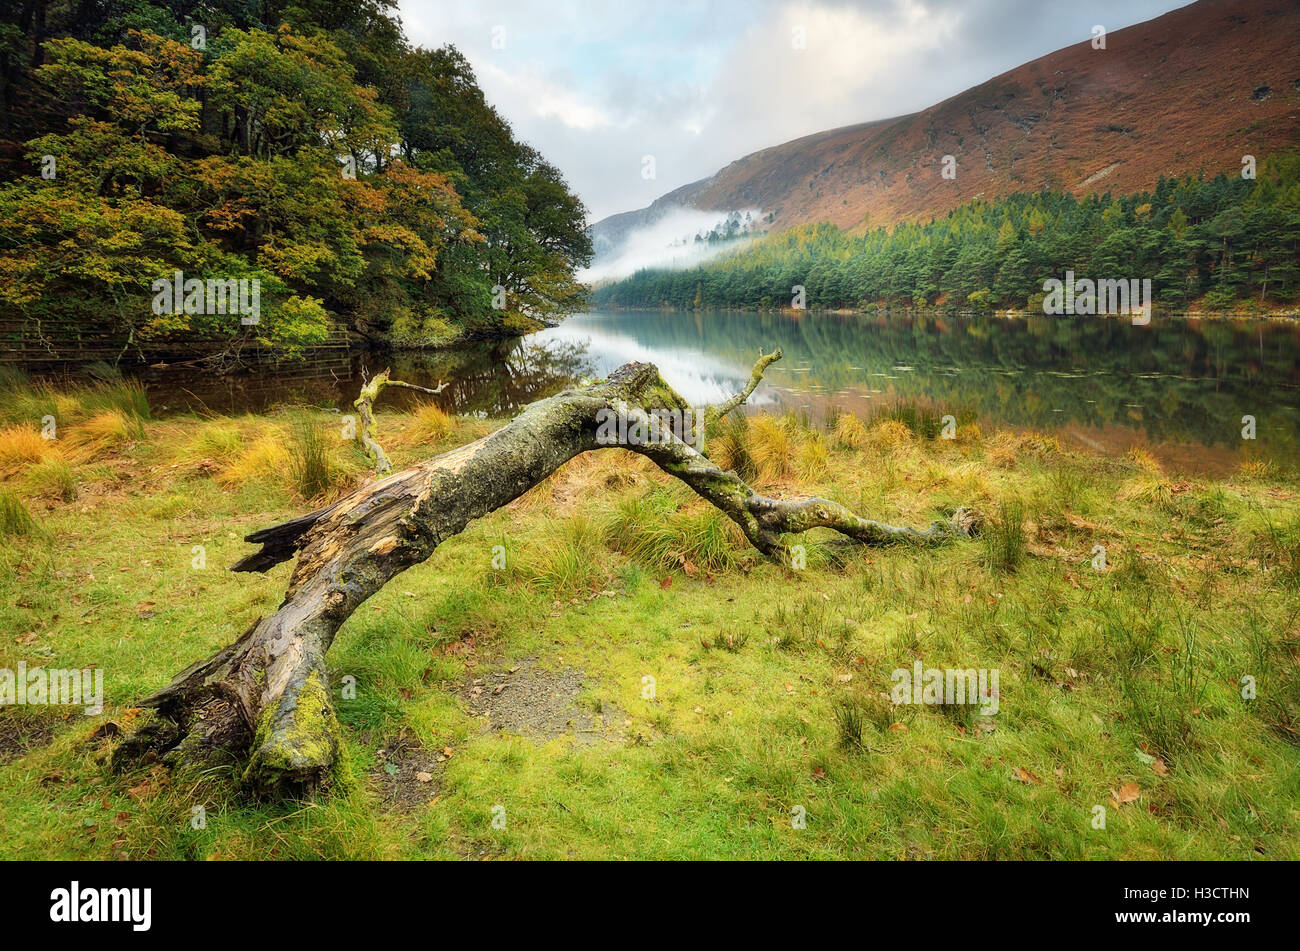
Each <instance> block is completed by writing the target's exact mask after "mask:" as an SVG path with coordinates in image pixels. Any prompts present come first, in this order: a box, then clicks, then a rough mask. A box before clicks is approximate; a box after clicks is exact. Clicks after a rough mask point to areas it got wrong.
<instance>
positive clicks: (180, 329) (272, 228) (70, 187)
mask: <svg viewBox="0 0 1300 951" xmlns="http://www.w3.org/2000/svg"><path fill="white" fill-rule="evenodd" d="M0 73H2V74H3V80H2V82H3V87H2V88H0V137H3V139H4V140H5V141H4V142H3V143H0V145H5V146H7V147H6V148H5V149H4V151H3V152H2V153H0V176H2V177H0V181H3V185H0V249H2V250H3V257H2V258H0V302H3V303H4V304H6V305H8V307H9V308H10V309H11V311H12V312H15V313H17V314H20V315H22V316H23V317H25V318H26V319H28V320H29V321H33V322H35V323H36V324H37V325H40V324H42V323H56V322H59V321H63V322H68V321H89V320H94V321H99V322H108V323H109V324H110V325H111V327H112V328H113V330H114V332H115V333H116V334H118V335H119V336H120V337H121V338H122V339H123V341H124V342H125V341H135V342H137V343H140V342H147V341H148V340H150V339H155V338H160V337H162V338H175V337H178V336H179V337H186V336H190V337H194V338H202V339H211V340H216V341H226V342H228V343H230V344H239V343H241V342H247V341H253V340H257V341H260V342H263V343H270V344H273V345H275V346H278V347H281V348H285V349H288V350H293V349H294V348H298V347H302V346H307V345H310V344H312V343H315V342H318V341H321V340H323V339H324V338H325V337H326V336H328V335H329V334H330V333H332V332H333V331H335V330H336V329H337V328H339V327H347V328H349V329H350V330H352V331H354V332H356V333H359V334H361V335H363V336H364V337H366V338H368V339H370V340H372V341H377V342H381V343H391V344H397V345H406V346H422V345H429V344H436V343H445V342H448V341H450V340H454V339H457V338H459V337H465V336H491V335H501V334H510V333H518V332H520V331H524V330H527V329H531V328H533V327H535V326H537V320H538V318H545V317H547V316H548V315H553V314H560V313H564V312H566V311H568V310H571V309H573V308H574V307H575V306H576V305H577V304H578V303H580V302H581V300H582V293H583V289H582V287H581V285H579V284H578V283H577V282H576V281H575V280H574V276H573V275H574V271H575V269H576V268H578V267H580V266H582V265H584V264H585V263H587V262H588V261H589V259H590V255H591V246H590V242H589V240H588V238H587V235H586V232H585V217H586V213H585V209H584V208H583V206H582V203H581V202H580V201H579V200H578V199H577V198H576V197H575V196H574V195H573V194H572V193H571V192H570V190H569V189H568V187H567V185H566V183H565V182H564V179H563V177H562V176H561V175H560V173H559V172H558V171H557V170H556V169H555V167H554V166H552V165H550V164H549V163H547V162H546V161H545V159H543V158H542V157H541V156H540V155H539V154H538V153H537V152H536V151H535V150H534V149H532V148H531V147H529V146H528V145H526V144H524V143H522V142H520V141H518V140H517V139H515V137H514V136H513V134H512V132H511V130H510V127H509V125H508V124H507V123H506V122H505V121H504V120H503V119H502V118H501V117H500V115H498V113H497V112H496V111H495V110H494V109H493V108H492V107H491V106H490V105H489V104H488V103H487V101H486V100H485V99H484V97H483V94H482V92H481V91H480V90H479V88H478V86H477V84H476V82H475V78H474V74H473V71H472V69H471V68H470V66H469V63H468V62H467V61H466V60H465V58H464V57H463V56H462V55H461V54H460V53H459V52H458V51H457V50H455V49H454V48H452V47H444V48H442V49H438V50H425V49H421V48H418V47H412V46H411V45H409V44H408V43H407V42H406V41H405V39H404V37H403V35H402V32H401V28H400V25H399V23H398V22H397V21H396V19H395V18H394V17H393V16H392V15H391V13H390V4H388V3H387V2H382V0H380V2H372V0H343V2H341V3H329V4H326V3H316V2H311V0H308V2H297V3H277V2H265V3H259V4H249V3H246V2H241V0H218V2H215V3H206V4H204V5H202V6H201V7H199V6H196V5H195V4H192V3H184V2H170V3H146V2H138V0H136V2H133V0H127V2H125V3H122V2H115V3H106V2H96V0H89V2H83V3H80V4H65V3H58V2H52V0H27V2H25V3H24V4H21V5H19V7H17V8H15V9H13V10H10V11H9V12H7V13H6V14H4V20H3V22H2V23H0ZM177 271H179V272H181V274H182V275H183V276H184V277H186V278H191V277H192V278H197V279H199V280H200V281H202V280H205V279H207V280H211V279H214V278H215V279H219V280H224V281H228V280H232V279H233V280H246V281H254V280H255V281H257V282H258V286H259V287H260V295H261V297H260V314H259V315H258V319H257V321H256V322H255V323H248V322H241V321H240V320H239V319H237V318H236V319H232V317H231V315H230V314H228V313H212V312H211V311H212V308H210V307H209V308H203V307H190V306H185V307H174V308H171V309H168V308H159V307H158V306H156V301H155V291H154V290H153V289H152V284H153V282H155V281H157V280H159V279H167V280H170V279H171V278H172V276H173V275H174V274H175V272H177ZM191 311H194V312H191Z"/></svg>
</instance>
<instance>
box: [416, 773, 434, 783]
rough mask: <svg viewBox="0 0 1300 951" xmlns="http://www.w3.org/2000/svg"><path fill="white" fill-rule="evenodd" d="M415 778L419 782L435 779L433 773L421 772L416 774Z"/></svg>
mask: <svg viewBox="0 0 1300 951" xmlns="http://www.w3.org/2000/svg"><path fill="white" fill-rule="evenodd" d="M415 779H416V781H417V782H421V783H427V782H429V780H431V779H433V773H426V772H419V773H416V774H415Z"/></svg>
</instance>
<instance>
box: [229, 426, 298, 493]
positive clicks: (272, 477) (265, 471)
mask: <svg viewBox="0 0 1300 951" xmlns="http://www.w3.org/2000/svg"><path fill="white" fill-rule="evenodd" d="M290 462H291V460H290V458H289V450H288V449H287V448H286V446H285V437H284V435H283V434H279V435H266V436H261V437H260V438H258V439H256V440H254V441H253V442H252V443H251V444H250V445H249V446H248V447H247V448H246V449H244V450H243V451H242V452H241V453H240V454H239V455H238V456H237V457H236V458H235V459H234V461H232V462H230V463H229V464H227V465H226V467H225V468H223V469H222V470H221V472H220V474H218V476H217V480H218V481H219V482H220V483H221V484H222V485H228V486H240V485H248V484H249V483H252V482H265V481H276V482H279V481H284V480H286V479H287V478H288V472H289V467H290Z"/></svg>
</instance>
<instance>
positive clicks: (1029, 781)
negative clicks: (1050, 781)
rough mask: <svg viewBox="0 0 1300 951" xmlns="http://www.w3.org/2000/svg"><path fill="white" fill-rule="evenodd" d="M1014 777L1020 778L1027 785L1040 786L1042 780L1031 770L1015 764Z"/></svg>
mask: <svg viewBox="0 0 1300 951" xmlns="http://www.w3.org/2000/svg"><path fill="white" fill-rule="evenodd" d="M1015 776H1016V779H1018V780H1020V781H1021V782H1022V783H1024V784H1025V785H1027V786H1041V785H1042V784H1043V781H1042V780H1041V779H1039V778H1038V777H1037V776H1035V775H1034V774H1033V772H1032V771H1031V770H1028V769H1025V768H1024V767H1023V766H1017V767H1016V771H1015Z"/></svg>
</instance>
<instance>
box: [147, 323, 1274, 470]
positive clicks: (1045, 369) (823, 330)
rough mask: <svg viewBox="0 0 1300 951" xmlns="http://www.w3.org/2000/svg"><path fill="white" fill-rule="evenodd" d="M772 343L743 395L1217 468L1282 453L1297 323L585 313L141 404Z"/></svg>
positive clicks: (537, 370) (494, 400)
mask: <svg viewBox="0 0 1300 951" xmlns="http://www.w3.org/2000/svg"><path fill="white" fill-rule="evenodd" d="M774 346H779V347H781V348H782V350H783V351H784V353H785V359H784V360H783V361H782V362H781V363H778V364H776V365H774V366H773V367H772V368H771V369H770V370H769V371H768V377H767V381H766V382H765V383H764V384H763V385H762V386H761V387H760V388H759V389H758V390H757V391H756V392H755V394H754V399H753V401H752V403H753V405H755V406H757V407H768V408H772V407H786V408H792V409H797V410H804V411H807V412H808V413H809V414H810V415H812V416H814V417H815V416H818V415H820V414H821V413H823V412H825V411H826V410H827V409H829V408H830V407H835V408H838V409H844V410H850V411H853V412H857V413H860V414H863V415H869V414H870V413H871V412H872V411H873V410H874V409H877V408H883V407H884V406H887V405H889V404H891V403H894V402H897V401H902V400H907V401H918V402H925V403H928V404H931V405H932V406H933V407H934V408H936V409H938V410H941V411H942V412H951V413H953V414H954V415H958V416H959V418H962V417H970V416H974V417H977V418H979V419H980V420H981V421H985V422H988V423H992V424H995V425H1007V424H1009V425H1013V426H1023V427H1034V428H1037V429H1043V430H1048V431H1052V432H1057V433H1060V434H1062V436H1063V437H1065V438H1067V439H1068V440H1070V441H1073V442H1075V443H1077V444H1080V445H1087V446H1089V447H1092V448H1096V449H1100V450H1102V451H1106V452H1121V451H1123V450H1124V449H1126V448H1127V447H1128V446H1131V445H1134V444H1139V443H1141V444H1146V445H1149V446H1151V447H1153V448H1156V449H1158V450H1159V451H1160V454H1162V455H1163V457H1164V458H1165V459H1166V460H1168V461H1170V462H1171V463H1172V464H1173V465H1174V466H1175V467H1176V468H1178V469H1182V470H1186V471H1196V470H1207V471H1208V470H1221V469H1223V470H1226V469H1227V468H1230V467H1231V466H1232V465H1235V462H1236V460H1237V459H1238V458H1239V457H1240V456H1241V455H1242V454H1243V452H1246V453H1250V454H1252V455H1253V456H1256V457H1258V456H1263V457H1268V458H1273V459H1275V460H1276V461H1278V462H1280V463H1282V464H1288V465H1292V464H1295V463H1296V462H1297V454H1296V447H1297V433H1298V432H1300V371H1298V370H1297V365H1296V354H1297V352H1298V351H1300V325H1296V324H1292V323H1283V322H1256V323H1248V322H1246V323H1243V322H1233V323H1227V322H1221V321H1198V320H1183V319H1176V320H1164V321H1154V322H1153V323H1152V324H1150V325H1149V326H1146V327H1134V326H1133V325H1132V324H1130V323H1128V322H1124V321H1118V320H1106V319H1098V318H1088V317H1073V318H1072V317H1052V318H1048V317H1043V316H1039V315H1035V316H1031V317H1029V318H1024V319H1003V318H974V317H952V316H944V315H936V314H923V315H898V314H895V315H880V316H873V317H861V316H836V315H824V314H817V315H808V316H801V317H798V318H795V317H790V316H788V315H780V314H753V313H728V312H699V313H657V312H656V313H590V314H581V315H577V316H575V317H572V318H570V319H569V320H567V321H565V322H564V323H563V324H561V325H560V326H559V327H555V328H552V329H548V330H545V331H542V332H540V333H537V334H533V335H531V336H529V337H526V338H523V339H519V340H513V341H498V342H491V343H474V344H468V345H465V346H462V347H459V348H457V349H456V350H453V351H440V352H437V353H429V354H396V355H394V354H371V353H364V352H363V353H360V354H354V356H353V358H352V360H351V363H350V365H349V366H347V367H346V368H343V369H340V368H339V367H331V368H329V370H328V372H327V373H321V374H319V375H317V376H316V377H315V378H313V377H312V375H311V372H310V370H309V369H299V370H297V371H294V373H295V375H293V376H288V375H284V376H277V375H274V374H272V375H263V376H262V377H260V378H258V379H255V380H252V379H247V378H244V379H241V380H240V381H238V383H237V384H232V383H215V384H213V383H211V382H209V383H207V384H205V383H204V382H203V381H196V380H195V379H194V378H193V377H192V376H187V377H186V378H185V380H184V384H185V385H184V387H181V386H179V385H178V383H179V381H175V380H169V379H168V377H167V375H166V373H165V371H164V372H162V373H161V374H158V375H156V376H155V377H154V379H153V380H152V381H151V388H152V389H153V390H154V393H155V395H154V405H161V404H169V405H175V406H190V407H191V408H199V407H197V406H195V405H194V402H195V400H197V401H199V402H200V403H202V404H203V406H206V407H207V408H209V409H212V410H215V411H221V412H229V411H231V410H232V409H233V410H240V409H252V410H260V409H264V408H266V407H267V406H268V405H271V404H272V403H275V402H283V401H286V400H297V401H304V402H314V403H317V404H321V403H328V404H332V405H336V406H338V407H340V408H346V407H347V406H348V405H350V402H351V399H352V398H353V396H355V394H356V391H357V388H358V386H359V385H360V378H361V375H362V374H363V373H374V372H376V371H378V370H381V369H383V368H384V367H391V368H392V370H393V374H394V376H396V377H398V378H399V379H407V380H410V381H411V382H414V383H420V384H423V385H426V386H430V385H433V384H435V383H437V382H440V381H447V382H448V383H449V386H448V388H447V389H446V390H445V391H444V392H443V393H442V394H440V396H439V397H438V401H439V402H440V403H441V404H442V405H443V406H444V407H446V408H448V409H452V410H455V411H457V412H461V413H481V414H487V415H494V416H501V415H508V414H510V413H512V412H514V411H516V410H517V409H518V408H519V407H521V406H523V405H524V404H526V403H528V402H531V401H532V400H535V399H538V398H540V397H543V396H548V395H551V394H553V393H555V392H557V391H558V390H559V389H561V388H562V387H563V386H565V385H566V384H567V383H569V382H572V381H575V380H578V379H580V378H582V377H590V378H599V377H604V376H606V375H608V374H609V372H610V371H611V370H613V369H614V368H615V367H617V366H619V365H621V364H623V363H626V362H628V361H629V360H642V361H646V362H651V363H655V364H656V365H658V367H659V368H660V370H661V371H662V372H663V375H664V377H665V379H667V380H668V382H669V383H671V384H672V385H673V386H674V387H676V388H677V390H678V391H679V392H680V393H681V394H682V395H683V396H685V397H686V398H687V399H688V400H689V401H691V402H692V403H694V404H697V405H700V404H704V403H712V402H717V401H718V400H719V399H721V398H723V397H725V396H727V395H729V394H731V393H734V392H735V391H736V390H737V389H739V388H740V387H741V386H743V385H744V383H745V381H746V380H747V379H748V378H749V372H750V368H751V366H752V364H753V361H754V359H755V357H756V356H757V354H758V352H759V350H760V349H763V350H770V349H771V348H772V347H774ZM203 386H207V387H208V388H207V389H206V390H201V389H199V387H203ZM182 391H184V392H182ZM418 399H420V396H419V395H418V394H415V393H410V392H404V391H400V390H397V391H390V392H387V393H385V395H384V400H385V402H389V401H390V400H391V402H392V404H394V405H401V404H402V403H403V402H404V401H405V402H408V403H409V402H412V401H416V400H418ZM1245 415H1250V416H1254V417H1255V420H1256V427H1257V433H1258V439H1257V440H1256V441H1254V442H1253V443H1244V442H1243V440H1242V439H1241V429H1242V417H1243V416H1245Z"/></svg>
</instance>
